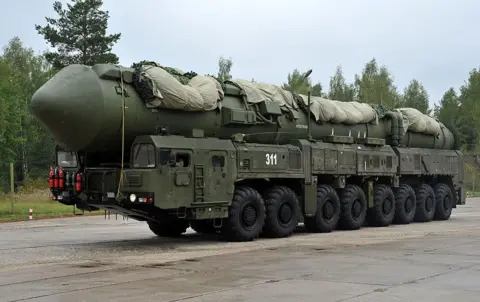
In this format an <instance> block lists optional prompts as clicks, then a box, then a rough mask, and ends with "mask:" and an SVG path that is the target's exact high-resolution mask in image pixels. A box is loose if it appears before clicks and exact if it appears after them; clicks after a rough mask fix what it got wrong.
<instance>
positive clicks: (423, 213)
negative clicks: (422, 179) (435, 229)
mask: <svg viewBox="0 0 480 302" xmlns="http://www.w3.org/2000/svg"><path fill="white" fill-rule="evenodd" d="M415 196H416V199H417V208H416V210H415V218H414V221H415V222H429V221H432V219H433V217H434V215H435V205H436V202H435V193H434V192H433V188H432V187H431V186H430V185H429V184H422V185H421V186H419V187H418V188H417V190H416V191H415Z"/></svg>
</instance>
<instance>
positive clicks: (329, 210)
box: [323, 200, 335, 220]
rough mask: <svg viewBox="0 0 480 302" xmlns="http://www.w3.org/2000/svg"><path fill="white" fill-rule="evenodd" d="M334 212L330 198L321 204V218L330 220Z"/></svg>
mask: <svg viewBox="0 0 480 302" xmlns="http://www.w3.org/2000/svg"><path fill="white" fill-rule="evenodd" d="M334 213H335V207H334V205H333V203H332V201H330V200H326V201H325V204H324V205H323V218H325V219H326V220H330V219H332V217H333V214H334Z"/></svg>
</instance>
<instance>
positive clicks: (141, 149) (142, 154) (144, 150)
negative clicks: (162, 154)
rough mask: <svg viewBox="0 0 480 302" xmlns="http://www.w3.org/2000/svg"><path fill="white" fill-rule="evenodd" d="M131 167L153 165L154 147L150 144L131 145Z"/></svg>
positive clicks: (151, 166)
mask: <svg viewBox="0 0 480 302" xmlns="http://www.w3.org/2000/svg"><path fill="white" fill-rule="evenodd" d="M132 164H133V167H134V168H153V167H155V147H154V146H153V145H151V144H136V145H135V146H134V147H133V162H132Z"/></svg>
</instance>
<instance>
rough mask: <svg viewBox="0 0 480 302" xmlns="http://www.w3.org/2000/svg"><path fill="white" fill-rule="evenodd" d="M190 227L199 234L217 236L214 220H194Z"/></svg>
mask: <svg viewBox="0 0 480 302" xmlns="http://www.w3.org/2000/svg"><path fill="white" fill-rule="evenodd" d="M190 227H191V228H192V229H193V230H194V231H195V232H197V233H199V234H215V233H216V232H217V229H216V228H215V226H214V225H213V220H212V219H201V220H192V221H190Z"/></svg>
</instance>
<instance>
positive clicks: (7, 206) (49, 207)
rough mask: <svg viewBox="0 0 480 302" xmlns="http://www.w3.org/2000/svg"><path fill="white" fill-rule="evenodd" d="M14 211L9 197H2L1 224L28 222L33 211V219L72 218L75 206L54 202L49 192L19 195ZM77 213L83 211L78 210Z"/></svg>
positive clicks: (41, 191)
mask: <svg viewBox="0 0 480 302" xmlns="http://www.w3.org/2000/svg"><path fill="white" fill-rule="evenodd" d="M14 200H15V202H14V211H13V213H12V212H11V199H10V196H9V195H0V222H7V221H22V220H28V212H29V210H30V209H32V210H33V219H44V218H59V217H72V216H74V214H73V206H66V205H63V204H61V203H59V202H58V201H55V200H52V199H51V197H50V192H49V190H36V191H35V192H28V193H19V194H15V197H14ZM76 213H77V214H79V213H81V211H79V210H78V209H77V210H76ZM103 213H104V212H103V211H96V212H85V214H84V215H101V214H103Z"/></svg>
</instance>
